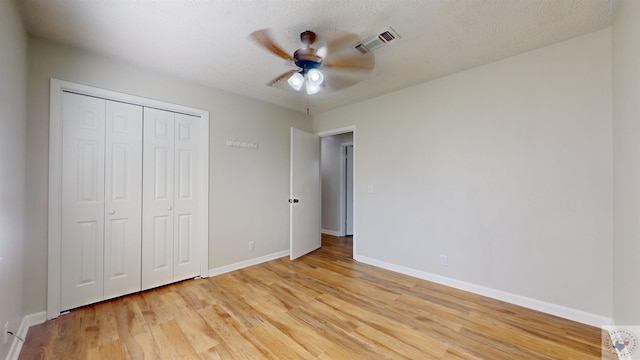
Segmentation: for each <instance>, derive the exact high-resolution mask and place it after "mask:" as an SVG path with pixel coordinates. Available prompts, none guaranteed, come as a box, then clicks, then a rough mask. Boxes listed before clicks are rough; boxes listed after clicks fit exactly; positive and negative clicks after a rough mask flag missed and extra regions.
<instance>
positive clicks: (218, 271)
mask: <svg viewBox="0 0 640 360" xmlns="http://www.w3.org/2000/svg"><path fill="white" fill-rule="evenodd" d="M289 254H290V252H289V250H284V251H280V252H277V253H273V254H269V255H265V256H260V257H257V258H254V259H249V260H244V261H240V262H237V263H234V264H229V265H225V266H220V267H217V268H213V269H209V276H216V275H221V274H224V273H228V272H231V271H235V270H240V269H244V268H246V267H249V266H253V265H258V264H262V263H264V262H267V261H271V260H275V259H279V258H281V257H285V256H289Z"/></svg>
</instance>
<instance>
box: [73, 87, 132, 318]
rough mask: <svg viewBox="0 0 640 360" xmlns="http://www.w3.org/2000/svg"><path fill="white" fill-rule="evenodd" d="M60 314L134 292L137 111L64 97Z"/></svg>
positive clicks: (80, 97)
mask: <svg viewBox="0 0 640 360" xmlns="http://www.w3.org/2000/svg"><path fill="white" fill-rule="evenodd" d="M62 111H63V114H62V118H63V122H62V159H63V160H62V204H61V207H62V209H61V211H62V229H61V230H62V234H61V235H62V237H61V248H60V250H61V284H60V285H61V289H60V290H61V293H60V294H61V296H60V305H61V306H60V308H61V310H68V309H71V308H75V307H78V306H82V305H86V304H90V303H94V302H97V301H102V300H105V299H109V298H113V297H117V296H121V295H124V294H128V293H132V292H135V291H139V290H140V286H141V285H140V284H141V280H140V278H141V254H140V249H141V211H142V203H141V198H142V143H141V141H140V139H141V138H142V107H141V106H136V105H130V104H124V103H120V102H113V101H108V100H104V99H99V98H95V97H90V96H84V95H77V94H73V93H64V95H63V107H62Z"/></svg>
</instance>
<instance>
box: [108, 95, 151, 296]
mask: <svg viewBox="0 0 640 360" xmlns="http://www.w3.org/2000/svg"><path fill="white" fill-rule="evenodd" d="M105 162H106V167H105V211H106V216H105V255H104V256H105V263H104V271H105V284H104V297H105V299H109V298H113V297H117V296H121V295H124V294H129V293H132V292H136V291H140V289H141V246H142V107H141V106H136V105H130V104H124V103H119V102H112V101H107V103H106V158H105Z"/></svg>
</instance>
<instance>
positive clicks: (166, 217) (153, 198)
mask: <svg viewBox="0 0 640 360" xmlns="http://www.w3.org/2000/svg"><path fill="white" fill-rule="evenodd" d="M174 115H175V114H174V113H172V112H169V111H162V110H157V109H152V108H144V129H143V132H144V135H143V143H144V145H143V146H144V151H143V162H144V167H143V170H142V171H143V174H142V179H143V185H142V189H143V190H142V191H143V193H142V202H143V215H142V237H143V239H142V289H143V290H146V289H150V288H153V287H156V286H160V285H164V284H168V283H171V282H173V268H174V266H173V263H174V261H173V256H174V254H173V250H174V248H173V234H174V229H173V225H174V222H173V206H174V204H173V195H174V194H173V190H174V179H175V175H174V174H175V172H174Z"/></svg>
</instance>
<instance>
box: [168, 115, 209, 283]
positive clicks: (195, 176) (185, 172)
mask: <svg viewBox="0 0 640 360" xmlns="http://www.w3.org/2000/svg"><path fill="white" fill-rule="evenodd" d="M200 121H201V120H200V118H199V117H194V116H189V115H183V114H176V115H175V154H176V155H175V159H176V173H175V176H176V177H175V179H176V180H175V182H176V187H175V200H174V204H175V216H176V226H175V229H174V236H175V249H176V254H175V263H174V266H175V270H174V281H179V280H184V279H188V278H193V277H195V276H199V275H200V258H199V252H200V250H199V248H198V244H199V241H198V240H199V238H200V233H199V229H200V224H199V222H200V221H203V220H202V219H201V218H200V215H199V214H198V211H199V204H200V201H202V199H201V197H202V196H201V195H200V194H199V189H200V187H201V186H202V183H201V181H202V180H201V179H202V174H200V167H199V166H198V165H199V163H200V159H199V158H198V155H199V154H198V149H199V148H198V141H197V136H198V134H199V131H200V128H199V125H200Z"/></svg>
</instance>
